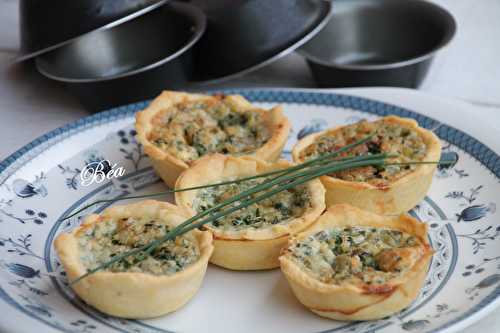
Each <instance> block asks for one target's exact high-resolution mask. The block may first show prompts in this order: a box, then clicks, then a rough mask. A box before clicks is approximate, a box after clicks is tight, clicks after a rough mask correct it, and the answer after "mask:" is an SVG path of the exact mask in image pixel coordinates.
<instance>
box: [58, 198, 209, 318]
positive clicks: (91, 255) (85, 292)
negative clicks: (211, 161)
mask: <svg viewBox="0 0 500 333" xmlns="http://www.w3.org/2000/svg"><path fill="white" fill-rule="evenodd" d="M187 218H189V213H188V212H186V211H185V210H183V209H181V208H179V207H177V206H174V205H172V204H169V203H166V202H159V201H154V200H147V201H143V202H139V203H134V204H130V205H126V206H114V207H111V208H108V209H106V210H104V212H103V213H102V214H100V215H95V214H92V215H89V216H87V217H86V218H85V220H84V222H83V224H82V225H81V226H79V227H78V228H76V229H75V230H74V231H72V232H71V233H63V234H61V235H60V236H59V237H58V238H57V239H56V241H55V248H56V251H57V253H58V255H59V258H60V260H61V263H62V265H63V266H64V268H65V270H66V274H67V276H68V279H69V281H74V280H76V279H77V278H78V277H80V276H82V275H83V274H85V273H86V272H87V271H88V270H90V269H93V268H96V267H97V266H99V265H101V264H103V263H105V262H108V261H109V260H110V259H111V258H113V256H115V255H118V254H121V253H124V252H126V251H130V250H132V249H134V248H137V247H140V246H143V245H145V244H148V243H149V242H151V241H152V240H155V239H158V238H159V237H161V236H163V235H165V233H167V232H168V231H169V230H171V228H173V227H174V226H176V225H178V224H180V223H182V222H183V221H185V220H186V219H187ZM212 251H213V245H212V235H211V234H210V233H209V232H206V231H205V232H202V231H199V230H192V231H190V232H188V233H185V234H183V235H180V236H178V237H177V238H176V239H175V240H174V241H167V242H165V243H163V244H162V245H160V246H159V247H158V248H157V249H155V250H154V251H153V252H152V253H151V255H150V256H148V257H146V258H145V259H142V260H141V258H140V257H139V256H130V257H127V258H126V259H124V261H119V262H116V263H114V264H112V265H111V266H110V267H108V268H107V269H105V270H100V271H97V272H95V273H93V274H90V275H89V276H87V277H85V278H83V279H81V280H80V281H78V282H76V283H74V284H73V285H72V288H73V290H74V291H75V292H76V294H78V296H80V297H81V298H82V299H83V300H84V301H85V302H87V303H88V304H90V305H92V306H94V307H95V308H96V309H98V310H100V311H102V312H104V313H107V314H109V315H113V316H117V317H124V318H137V319H140V318H152V317H157V316H160V315H164V314H167V313H169V312H173V311H175V310H177V309H179V308H180V307H181V306H183V305H184V304H186V303H187V302H188V301H189V300H190V299H191V298H192V297H193V296H194V294H195V293H196V292H197V291H198V289H199V288H200V285H201V283H202V280H203V277H204V275H205V272H206V269H207V265H208V259H209V258H210V255H211V254H212Z"/></svg>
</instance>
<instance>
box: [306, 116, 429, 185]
mask: <svg viewBox="0 0 500 333" xmlns="http://www.w3.org/2000/svg"><path fill="white" fill-rule="evenodd" d="M372 133H375V135H374V136H373V137H372V138H371V140H369V141H368V142H366V143H364V144H362V145H359V146H356V147H354V148H353V149H350V150H348V151H346V152H344V153H342V154H341V155H340V157H346V156H352V155H366V154H378V153H393V154H397V155H398V157H395V158H390V159H388V162H396V163H404V162H410V161H421V160H422V159H423V158H424V157H425V155H426V153H427V146H426V144H425V142H424V140H423V139H422V137H421V136H420V135H419V134H418V133H417V131H416V130H415V129H413V128H410V127H406V126H403V125H401V124H397V123H394V122H389V121H386V120H384V119H381V120H377V121H374V122H368V121H365V120H363V121H361V122H358V123H356V124H352V125H348V126H345V127H342V128H340V129H339V130H338V131H334V132H330V133H326V134H324V135H321V136H319V137H318V138H316V139H315V141H314V142H313V143H312V144H311V145H309V146H308V147H307V148H306V149H304V150H303V151H302V152H301V156H300V157H301V159H303V160H309V159H312V158H316V157H318V156H321V155H323V154H326V153H329V152H332V151H335V150H337V149H339V148H341V147H343V146H346V145H348V144H351V143H353V142H356V141H358V140H361V139H363V138H365V137H366V136H368V135H370V134H372ZM415 168H416V165H415V164H412V165H387V166H377V167H376V166H367V167H362V168H356V169H352V170H344V171H341V172H336V173H333V174H331V175H330V176H332V177H335V178H339V179H342V180H346V181H357V182H368V183H371V184H373V185H386V184H387V183H388V182H390V181H393V180H396V179H398V178H401V177H403V176H404V175H406V174H408V173H410V172H411V171H413V170H414V169H415Z"/></svg>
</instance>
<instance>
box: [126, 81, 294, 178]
mask: <svg viewBox="0 0 500 333" xmlns="http://www.w3.org/2000/svg"><path fill="white" fill-rule="evenodd" d="M135 127H136V130H137V139H138V141H139V142H140V143H141V144H142V145H143V146H144V151H145V153H146V154H147V155H148V156H149V157H150V158H151V161H152V164H153V167H154V168H155V170H156V172H157V173H158V174H159V175H160V177H161V178H162V179H163V181H164V182H165V183H166V184H167V185H168V186H170V187H173V186H174V185H175V181H176V179H177V177H178V176H179V174H180V173H181V172H182V171H184V170H185V169H187V168H188V167H189V165H191V164H192V163H193V162H194V161H195V160H197V159H198V158H200V157H202V156H204V155H208V154H212V153H220V154H228V155H238V156H240V155H252V156H255V157H256V158H259V159H262V160H266V161H275V160H276V159H278V158H279V157H280V155H281V151H282V150H283V147H284V145H285V143H286V140H287V138H288V133H289V131H290V123H289V121H288V119H287V118H286V117H285V116H284V115H283V112H282V108H281V107H280V106H277V107H274V108H272V109H270V110H264V109H260V108H257V107H255V106H253V105H252V104H250V103H249V102H248V101H247V100H246V99H245V98H243V97H242V96H239V95H230V96H222V95H216V96H207V95H199V94H188V93H182V92H173V91H164V92H163V93H162V94H161V95H160V96H158V97H157V98H156V99H155V100H154V101H153V102H151V104H150V105H149V107H148V108H146V109H145V110H143V111H141V112H138V113H137V116H136V123H135Z"/></svg>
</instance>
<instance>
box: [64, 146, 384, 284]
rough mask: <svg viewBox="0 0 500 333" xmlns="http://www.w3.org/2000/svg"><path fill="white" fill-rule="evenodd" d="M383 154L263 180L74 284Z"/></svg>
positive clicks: (378, 162) (377, 162)
mask: <svg viewBox="0 0 500 333" xmlns="http://www.w3.org/2000/svg"><path fill="white" fill-rule="evenodd" d="M380 155H383V156H379V157H378V159H375V158H374V157H373V156H358V157H354V158H352V159H351V160H349V161H345V162H340V163H339V162H334V163H332V164H333V165H331V166H320V167H316V168H314V169H311V170H307V171H303V172H300V173H298V174H296V175H289V176H286V175H283V176H279V177H277V178H276V179H274V180H273V181H270V182H266V183H264V184H259V185H257V186H255V187H253V188H250V189H248V190H246V191H243V192H241V193H239V194H238V195H236V196H234V197H233V198H231V199H229V200H226V201H224V202H222V203H220V204H218V205H215V206H214V207H212V208H209V209H207V210H205V211H203V212H201V213H199V214H197V215H195V216H193V217H191V218H189V219H187V220H186V221H185V222H183V223H181V224H179V225H178V226H176V227H175V228H173V229H172V230H170V231H169V232H168V233H167V234H166V235H164V236H163V237H161V238H159V239H157V240H154V241H152V242H150V243H148V244H146V245H143V246H141V247H139V248H136V249H133V250H131V251H127V252H124V253H122V254H119V255H116V256H114V257H113V258H112V259H110V260H109V261H107V262H105V263H104V264H101V265H99V266H97V267H96V268H93V269H91V270H88V271H87V273H85V274H84V275H82V276H80V277H78V278H77V279H75V280H73V281H72V282H70V283H71V284H74V283H77V282H78V281H80V280H81V279H84V278H85V277H87V276H89V275H91V274H93V273H95V272H97V271H99V270H102V269H106V268H108V267H110V266H111V265H112V264H114V263H115V262H119V261H121V260H123V259H124V258H126V257H129V256H132V255H135V254H139V253H140V252H143V251H145V250H147V252H146V253H151V252H152V251H154V249H155V248H156V247H158V246H159V245H160V244H162V243H163V242H165V241H168V240H170V239H174V238H175V237H177V236H178V235H180V234H182V233H185V232H187V231H189V230H192V229H194V228H198V227H200V226H202V225H204V224H207V223H210V222H213V221H215V220H216V219H218V218H220V217H222V216H225V215H227V214H230V213H232V212H234V211H236V210H239V209H242V208H245V207H248V206H249V205H252V204H254V203H256V202H259V201H261V200H264V199H266V198H269V197H270V196H272V195H274V194H276V193H279V192H282V191H285V190H287V189H289V188H292V187H294V186H297V185H300V184H303V183H305V182H307V181H310V180H312V179H314V178H317V177H319V176H322V175H326V174H329V173H332V172H337V171H341V170H346V169H351V168H357V167H362V166H369V165H381V164H383V163H384V160H385V158H386V154H380ZM353 159H355V160H354V161H353ZM287 181H288V183H287V184H285V185H282V186H280V187H277V188H275V189H272V190H270V191H269V192H267V193H265V194H263V195H260V196H257V197H255V198H253V199H250V200H247V201H245V202H243V203H241V204H239V205H237V206H235V207H231V208H229V209H226V210H224V211H222V212H219V213H215V214H214V215H213V216H211V217H209V218H207V219H204V220H202V221H200V222H198V223H193V222H195V221H196V220H199V219H200V218H202V217H205V216H206V215H208V214H210V213H214V212H216V211H217V210H219V209H221V208H223V207H225V206H227V205H229V204H231V203H233V202H236V201H239V200H241V199H242V198H245V197H248V196H250V195H252V194H254V193H257V192H260V191H264V190H266V189H269V188H271V187H273V186H275V185H278V184H279V183H283V182H287ZM143 257H144V256H143Z"/></svg>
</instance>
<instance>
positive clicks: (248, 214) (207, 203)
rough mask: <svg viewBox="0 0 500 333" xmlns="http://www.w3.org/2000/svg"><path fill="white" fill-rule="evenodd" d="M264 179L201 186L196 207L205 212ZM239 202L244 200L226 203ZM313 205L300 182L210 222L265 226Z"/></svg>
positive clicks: (219, 225) (285, 220)
mask: <svg viewBox="0 0 500 333" xmlns="http://www.w3.org/2000/svg"><path fill="white" fill-rule="evenodd" d="M265 181H266V179H265V178H263V179H252V180H247V181H244V182H241V183H233V184H227V185H222V186H217V187H211V188H205V189H201V190H199V191H198V192H197V193H196V197H195V200H194V201H193V208H194V209H195V210H196V211H197V212H203V211H205V210H207V209H209V208H212V207H213V206H215V205H217V204H219V203H221V202H223V201H225V200H228V199H230V198H232V197H234V196H235V195H238V194H239V193H241V192H243V191H246V190H248V189H250V188H252V187H254V186H257V185H259V184H261V183H263V182H265ZM264 193H266V192H265V191H264V192H258V193H257V194H254V195H252V196H251V197H249V198H254V197H256V196H258V195H262V194H264ZM240 203H241V201H236V202H235V203H233V204H231V205H229V206H226V208H225V209H227V208H229V207H234V206H236V205H238V204H240ZM310 206H311V201H310V198H309V191H308V190H307V187H306V186H305V185H299V186H297V187H295V188H291V189H288V190H285V191H282V192H279V193H277V194H274V195H272V196H271V197H269V198H267V199H265V200H262V201H259V202H258V203H255V204H253V205H250V206H248V207H246V208H243V209H240V210H238V211H236V212H234V213H231V214H229V215H227V216H225V217H223V218H220V219H218V220H216V221H214V222H212V224H211V225H212V226H213V227H215V228H217V229H220V230H242V229H263V228H267V227H271V226H273V225H277V224H286V223H288V222H289V221H290V220H291V219H293V218H296V217H299V216H301V215H302V214H303V213H304V212H305V210H306V209H307V208H308V207H310Z"/></svg>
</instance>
